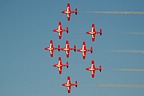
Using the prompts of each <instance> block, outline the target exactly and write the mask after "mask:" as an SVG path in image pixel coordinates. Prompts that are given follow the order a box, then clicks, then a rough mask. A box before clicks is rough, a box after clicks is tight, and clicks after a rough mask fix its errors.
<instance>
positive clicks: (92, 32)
mask: <svg viewBox="0 0 144 96" xmlns="http://www.w3.org/2000/svg"><path fill="white" fill-rule="evenodd" d="M61 12H62V13H63V14H66V15H67V20H68V21H70V18H71V14H73V13H74V14H76V15H77V13H78V9H77V8H75V10H71V7H70V3H67V8H66V10H62V11H61ZM53 32H57V33H58V39H59V40H60V39H62V33H63V32H66V33H68V32H69V28H68V27H66V28H65V29H63V27H62V22H58V28H55V29H53ZM86 34H89V35H91V40H92V42H94V41H95V39H96V35H97V34H100V35H102V28H100V31H99V32H97V31H96V28H95V24H93V23H92V28H91V30H90V31H88V32H86ZM44 50H46V51H49V53H50V57H51V58H52V57H53V58H54V51H55V50H58V51H65V54H66V58H69V57H70V51H71V50H73V51H74V52H81V53H82V60H83V59H86V53H87V52H90V53H93V47H90V48H89V49H87V46H86V42H85V41H83V42H82V48H79V49H77V47H76V45H73V47H70V44H69V40H66V41H65V46H64V47H61V46H60V44H59V45H58V46H57V47H54V43H53V40H50V44H49V46H48V47H46V48H44ZM57 62H58V63H56V64H53V67H56V68H58V73H59V74H62V70H63V67H67V68H68V67H69V63H68V62H66V63H62V58H61V57H60V56H59V57H58V61H57ZM85 70H87V71H90V72H91V78H94V77H95V72H96V71H97V70H99V71H100V72H101V71H102V66H101V65H100V66H99V67H95V61H94V60H92V61H91V66H90V67H88V68H86V69H85ZM62 86H65V87H67V92H68V93H70V92H71V87H72V86H75V87H77V86H78V81H75V83H71V78H70V76H67V81H66V83H63V84H62Z"/></svg>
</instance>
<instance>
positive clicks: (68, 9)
mask: <svg viewBox="0 0 144 96" xmlns="http://www.w3.org/2000/svg"><path fill="white" fill-rule="evenodd" d="M70 11H71V8H70V3H68V4H67V12H70Z"/></svg>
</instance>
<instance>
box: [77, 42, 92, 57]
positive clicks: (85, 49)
mask: <svg viewBox="0 0 144 96" xmlns="http://www.w3.org/2000/svg"><path fill="white" fill-rule="evenodd" d="M77 51H78V52H82V56H83V59H85V58H86V52H91V53H92V51H93V48H92V47H90V49H89V50H88V49H87V48H86V43H85V42H83V45H82V48H81V49H78V50H77Z"/></svg>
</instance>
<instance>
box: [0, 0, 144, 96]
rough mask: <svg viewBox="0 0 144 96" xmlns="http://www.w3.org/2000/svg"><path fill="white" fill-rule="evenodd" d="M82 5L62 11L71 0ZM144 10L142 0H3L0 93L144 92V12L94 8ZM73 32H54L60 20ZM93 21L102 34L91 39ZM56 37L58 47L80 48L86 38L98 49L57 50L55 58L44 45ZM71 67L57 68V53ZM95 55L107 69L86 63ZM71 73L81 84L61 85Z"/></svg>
mask: <svg viewBox="0 0 144 96" xmlns="http://www.w3.org/2000/svg"><path fill="white" fill-rule="evenodd" d="M68 2H69V3H71V9H75V8H78V15H74V14H72V15H71V21H67V18H66V15H64V14H62V13H61V11H62V10H63V9H66V5H67V3H68ZM96 11H99V12H105V11H110V12H144V1H143V0H0V96H143V95H144V43H143V41H144V14H141V15H140V14H112V13H109V14H96V13H95V12H96ZM59 21H60V22H62V25H63V28H65V27H66V26H68V27H69V33H68V34H66V33H64V34H63V38H62V39H61V40H59V39H58V34H56V33H54V32H52V30H53V29H55V28H56V27H57V23H58V22H59ZM92 23H94V24H95V27H96V30H97V31H99V29H100V28H102V29H103V36H99V35H98V36H97V37H96V41H95V42H91V37H90V35H86V34H85V32H87V31H89V30H91V24H92ZM50 40H53V42H54V46H56V47H57V45H58V44H60V45H61V46H62V47H64V46H65V41H66V40H69V43H70V46H71V47H72V46H73V45H76V46H77V49H79V48H81V46H82V42H83V41H85V42H86V44H87V47H88V48H90V47H91V46H92V47H93V53H92V54H90V53H87V57H86V59H85V60H83V59H82V54H81V53H78V52H73V51H71V52H70V58H66V56H65V52H63V51H61V52H58V51H55V53H54V57H53V58H51V57H50V55H49V52H48V51H45V50H44V48H45V47H47V46H49V41H50ZM59 56H60V57H61V58H62V60H63V63H65V62H67V61H68V62H69V68H65V67H64V68H63V74H62V75H59V74H58V69H57V68H55V67H53V66H52V65H53V64H54V63H57V62H58V61H57V60H58V57H59ZM91 60H95V64H96V66H99V65H102V67H103V70H102V72H101V73H100V72H98V71H97V72H96V74H95V78H94V79H92V78H91V73H90V72H89V71H86V70H85V68H86V67H89V66H90V65H91ZM67 76H71V80H72V82H74V81H75V80H78V87H77V88H75V87H72V90H71V93H70V94H68V93H67V88H66V87H62V86H61V84H62V83H65V82H66V80H67Z"/></svg>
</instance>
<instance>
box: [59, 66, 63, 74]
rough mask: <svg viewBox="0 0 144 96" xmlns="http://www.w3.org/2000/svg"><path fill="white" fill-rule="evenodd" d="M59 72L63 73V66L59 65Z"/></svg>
mask: <svg viewBox="0 0 144 96" xmlns="http://www.w3.org/2000/svg"><path fill="white" fill-rule="evenodd" d="M59 74H62V66H61V67H59Z"/></svg>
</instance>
